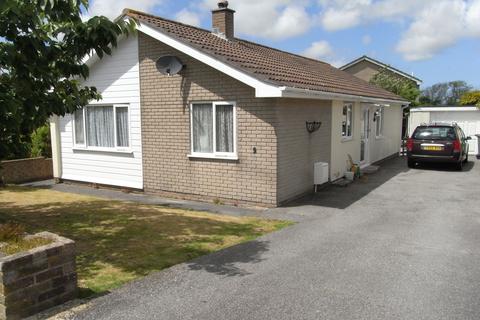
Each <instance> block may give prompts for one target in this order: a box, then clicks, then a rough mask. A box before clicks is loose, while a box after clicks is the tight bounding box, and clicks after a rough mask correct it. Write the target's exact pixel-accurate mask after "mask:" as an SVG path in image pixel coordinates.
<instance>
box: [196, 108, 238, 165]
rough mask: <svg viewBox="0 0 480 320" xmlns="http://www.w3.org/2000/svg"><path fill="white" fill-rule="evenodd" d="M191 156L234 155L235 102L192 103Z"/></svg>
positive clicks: (231, 156) (229, 156) (230, 156)
mask: <svg viewBox="0 0 480 320" xmlns="http://www.w3.org/2000/svg"><path fill="white" fill-rule="evenodd" d="M190 121H191V156H194V157H195V156H199V157H219V158H222V157H225V158H235V157H236V141H235V139H236V128H235V104H234V103H231V102H208V103H192V105H191V109H190Z"/></svg>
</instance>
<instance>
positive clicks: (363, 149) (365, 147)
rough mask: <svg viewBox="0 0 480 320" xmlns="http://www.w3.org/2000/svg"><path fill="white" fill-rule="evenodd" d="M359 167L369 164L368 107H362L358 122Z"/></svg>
mask: <svg viewBox="0 0 480 320" xmlns="http://www.w3.org/2000/svg"><path fill="white" fill-rule="evenodd" d="M360 130H361V132H360V165H362V166H366V165H369V164H370V158H369V150H370V146H369V144H368V141H369V139H370V107H369V106H362V114H361V121H360Z"/></svg>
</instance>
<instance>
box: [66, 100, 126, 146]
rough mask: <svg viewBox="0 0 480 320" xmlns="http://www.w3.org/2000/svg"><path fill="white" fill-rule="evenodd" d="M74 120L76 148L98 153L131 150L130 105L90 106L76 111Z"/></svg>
mask: <svg viewBox="0 0 480 320" xmlns="http://www.w3.org/2000/svg"><path fill="white" fill-rule="evenodd" d="M73 118H74V121H73V140H74V146H75V148H80V149H87V150H97V151H128V150H129V148H130V115H129V107H128V105H125V104H118V105H117V104H115V105H89V106H86V107H84V108H82V109H79V110H76V111H75V112H74V116H73Z"/></svg>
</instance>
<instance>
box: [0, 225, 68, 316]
mask: <svg viewBox="0 0 480 320" xmlns="http://www.w3.org/2000/svg"><path fill="white" fill-rule="evenodd" d="M35 236H41V237H48V238H51V239H53V240H54V242H53V243H51V244H48V245H46V246H42V247H38V248H35V249H32V250H30V251H27V252H23V253H18V254H15V255H11V256H6V257H3V258H0V272H1V273H0V319H8V320H10V319H21V318H23V317H27V316H30V315H33V314H35V313H37V312H40V311H42V310H45V309H48V308H50V307H53V306H56V305H59V304H62V303H64V302H66V301H68V300H71V299H73V298H75V296H76V293H77V274H76V266H75V242H74V241H72V240H69V239H66V238H63V237H59V236H57V235H55V234H52V233H49V232H42V233H38V234H36V235H35Z"/></svg>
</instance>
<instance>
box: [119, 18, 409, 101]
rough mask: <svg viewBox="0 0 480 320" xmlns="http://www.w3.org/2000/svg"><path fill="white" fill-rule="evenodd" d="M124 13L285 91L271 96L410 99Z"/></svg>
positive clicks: (256, 47)
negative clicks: (308, 95)
mask: <svg viewBox="0 0 480 320" xmlns="http://www.w3.org/2000/svg"><path fill="white" fill-rule="evenodd" d="M123 14H124V15H125V16H128V17H131V18H134V19H135V20H136V21H137V22H139V24H140V26H139V27H138V29H139V30H140V31H141V32H144V33H146V34H148V35H151V36H154V37H155V36H158V37H157V39H162V40H171V41H170V43H171V44H176V45H177V46H178V47H179V48H186V47H185V45H186V46H187V47H188V48H192V49H194V51H192V53H196V54H197V56H202V57H204V58H205V59H204V60H205V61H207V62H210V63H211V65H212V66H216V65H217V64H216V62H220V63H221V64H222V65H223V66H226V67H228V68H229V69H225V70H226V71H225V72H229V74H230V75H232V76H233V77H235V74H237V73H238V75H239V78H241V76H245V77H250V78H253V79H254V80H256V81H258V82H261V83H262V84H265V85H266V86H270V87H271V88H275V89H280V91H282V92H281V93H279V94H277V93H275V95H273V93H272V96H278V97H295V96H302V95H307V94H310V95H312V97H313V96H314V95H315V97H316V98H319V99H322V98H325V99H327V98H328V97H330V99H333V97H335V95H337V96H338V98H339V99H340V98H348V97H352V98H353V97H362V98H371V99H370V100H375V99H378V100H384V101H395V102H402V103H406V101H405V99H403V98H401V97H399V96H397V95H395V94H393V93H391V92H389V91H386V90H384V89H381V88H378V87H376V86H374V85H371V84H369V83H368V82H366V81H363V80H361V79H358V78H356V77H355V76H353V75H350V74H349V73H347V72H344V71H341V70H339V69H337V68H335V67H333V66H331V65H330V64H328V63H325V62H321V61H318V60H314V59H309V58H306V57H302V56H299V55H296V54H292V53H288V52H284V51H281V50H277V49H273V48H269V47H266V46H263V45H260V44H256V43H253V42H250V41H246V40H241V39H238V38H235V39H233V40H227V39H225V38H222V37H221V36H219V35H217V34H214V33H212V32H211V31H208V30H205V29H201V28H197V27H193V26H190V25H186V24H182V23H179V22H175V21H171V20H168V19H164V18H161V17H157V16H153V15H150V14H147V13H143V12H139V11H135V10H131V9H125V10H124V13H123ZM160 36H161V38H160ZM167 44H169V43H167ZM212 58H213V59H215V61H214V62H212V61H211V59H212ZM244 82H245V83H247V82H248V81H247V80H245V81H244ZM280 91H279V92H280ZM272 92H273V91H272ZM286 92H287V93H288V95H287V94H286ZM257 96H258V95H257ZM262 96H268V95H267V94H265V95H262ZM367 100H368V99H367Z"/></svg>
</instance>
